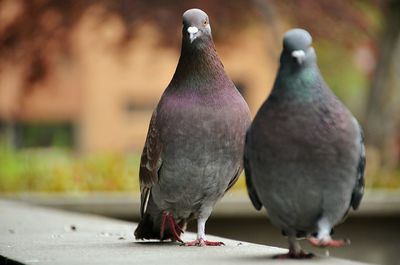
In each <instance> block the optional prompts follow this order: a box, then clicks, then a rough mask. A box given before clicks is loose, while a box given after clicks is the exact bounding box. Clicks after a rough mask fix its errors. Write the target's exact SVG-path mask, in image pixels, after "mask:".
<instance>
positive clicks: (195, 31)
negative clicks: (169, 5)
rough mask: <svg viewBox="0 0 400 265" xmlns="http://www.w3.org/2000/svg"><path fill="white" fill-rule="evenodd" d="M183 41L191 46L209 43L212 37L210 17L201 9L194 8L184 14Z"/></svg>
mask: <svg viewBox="0 0 400 265" xmlns="http://www.w3.org/2000/svg"><path fill="white" fill-rule="evenodd" d="M182 34H183V40H184V42H186V43H189V44H191V45H199V44H200V43H202V42H204V41H209V40H211V39H212V37H211V27H210V21H209V19H208V15H207V14H206V13H205V12H204V11H203V10H200V9H197V8H193V9H189V10H187V11H186V12H185V13H183V30H182Z"/></svg>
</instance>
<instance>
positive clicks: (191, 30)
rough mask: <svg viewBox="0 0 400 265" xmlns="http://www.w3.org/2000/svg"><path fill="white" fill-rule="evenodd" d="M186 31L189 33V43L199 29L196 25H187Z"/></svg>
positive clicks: (195, 36)
mask: <svg viewBox="0 0 400 265" xmlns="http://www.w3.org/2000/svg"><path fill="white" fill-rule="evenodd" d="M187 32H188V33H189V39H190V43H192V42H193V41H194V40H195V39H196V38H197V35H198V34H197V33H198V32H199V29H198V28H197V27H188V29H187Z"/></svg>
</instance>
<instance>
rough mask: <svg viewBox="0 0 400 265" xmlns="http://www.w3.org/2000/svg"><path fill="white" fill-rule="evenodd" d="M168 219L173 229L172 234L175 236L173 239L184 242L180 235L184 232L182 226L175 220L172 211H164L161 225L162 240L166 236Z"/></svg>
mask: <svg viewBox="0 0 400 265" xmlns="http://www.w3.org/2000/svg"><path fill="white" fill-rule="evenodd" d="M167 220H168V224H169V228H170V229H171V232H172V236H173V237H174V238H173V239H172V240H173V241H179V242H181V243H184V242H183V240H182V239H181V237H180V234H181V233H183V230H182V228H181V227H180V226H179V225H178V224H177V223H176V222H175V219H174V216H173V215H172V214H170V213H167V212H163V214H162V219H161V226H160V240H161V241H162V240H163V238H164V231H165V225H166V222H167Z"/></svg>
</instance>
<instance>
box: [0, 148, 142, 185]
mask: <svg viewBox="0 0 400 265" xmlns="http://www.w3.org/2000/svg"><path fill="white" fill-rule="evenodd" d="M138 170H139V156H138V155H129V156H123V155H111V154H104V155H100V154H99V155H91V156H76V155H73V154H72V153H71V152H69V151H66V150H63V149H57V148H51V149H30V150H22V151H13V150H12V149H11V148H9V147H8V146H7V145H4V144H3V145H0V192H27V191H40V192H80V191H128V192H137V191H139V181H138Z"/></svg>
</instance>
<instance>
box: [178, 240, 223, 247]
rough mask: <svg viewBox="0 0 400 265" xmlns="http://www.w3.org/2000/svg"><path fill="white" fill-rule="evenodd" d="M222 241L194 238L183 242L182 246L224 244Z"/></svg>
mask: <svg viewBox="0 0 400 265" xmlns="http://www.w3.org/2000/svg"><path fill="white" fill-rule="evenodd" d="M224 245H225V244H224V242H218V241H215V242H214V241H207V240H204V239H196V240H193V241H190V242H186V243H183V244H182V246H187V247H190V246H197V247H204V246H224Z"/></svg>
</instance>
